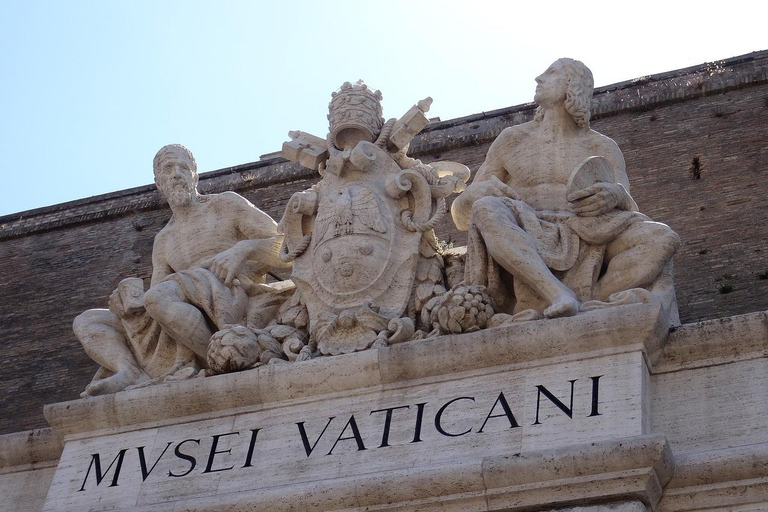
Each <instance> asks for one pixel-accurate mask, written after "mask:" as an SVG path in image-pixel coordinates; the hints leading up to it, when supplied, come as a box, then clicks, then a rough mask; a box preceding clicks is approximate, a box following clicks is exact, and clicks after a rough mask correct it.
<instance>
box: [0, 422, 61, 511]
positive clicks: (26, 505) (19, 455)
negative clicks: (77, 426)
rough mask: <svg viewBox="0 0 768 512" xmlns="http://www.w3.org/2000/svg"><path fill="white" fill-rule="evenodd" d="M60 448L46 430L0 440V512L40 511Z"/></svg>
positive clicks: (59, 442)
mask: <svg viewBox="0 0 768 512" xmlns="http://www.w3.org/2000/svg"><path fill="white" fill-rule="evenodd" d="M62 446H63V445H62V443H61V441H60V440H59V438H58V437H57V436H56V434H55V433H54V432H53V430H52V429H50V428H47V429H41V430H31V431H27V432H18V433H15V434H6V435H3V436H0V496H1V497H2V499H0V511H2V512H38V511H40V510H42V508H43V503H44V502H45V497H46V496H47V495H48V489H49V487H50V485H51V481H52V480H53V475H54V473H55V472H56V465H57V464H58V462H59V457H60V455H61V451H62Z"/></svg>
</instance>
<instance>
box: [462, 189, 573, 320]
mask: <svg viewBox="0 0 768 512" xmlns="http://www.w3.org/2000/svg"><path fill="white" fill-rule="evenodd" d="M472 224H473V225H474V226H476V227H477V228H478V229H479V231H480V234H481V235H482V237H483V240H484V241H485V245H486V247H487V249H488V252H489V254H490V255H491V257H493V259H494V260H495V261H496V262H497V263H498V264H499V265H501V266H502V267H504V269H506V271H507V272H509V273H510V274H512V275H513V276H514V278H515V279H519V280H521V281H522V282H524V283H525V284H527V285H528V286H530V287H531V288H532V289H533V290H534V291H535V292H536V293H538V294H539V295H540V296H541V297H542V298H543V299H544V300H545V301H547V303H548V304H549V307H547V308H546V309H545V310H544V315H545V316H547V317H549V318H554V317H558V316H571V315H575V314H576V313H577V312H578V310H579V301H578V300H576V296H575V295H574V293H573V292H572V291H571V290H570V289H569V288H568V287H567V286H565V285H564V284H563V283H561V282H560V280H558V279H557V278H556V277H555V276H554V275H553V274H552V272H551V271H550V270H549V268H547V265H546V264H545V263H544V261H543V260H542V259H541V256H539V253H538V252H537V250H536V245H535V243H534V241H533V239H532V238H531V237H530V235H528V233H526V232H525V231H523V229H522V228H521V227H520V226H519V225H518V223H517V219H515V216H514V215H513V214H512V212H511V211H509V208H507V207H506V205H505V204H504V203H503V202H502V201H501V200H500V199H499V198H497V197H491V196H488V197H483V198H481V199H479V200H477V201H475V203H474V204H473V205H472Z"/></svg>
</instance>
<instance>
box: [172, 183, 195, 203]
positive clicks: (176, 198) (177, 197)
mask: <svg viewBox="0 0 768 512" xmlns="http://www.w3.org/2000/svg"><path fill="white" fill-rule="evenodd" d="M193 195H194V194H193V191H192V190H191V189H188V188H186V187H182V186H177V187H174V188H173V189H172V190H171V193H170V194H169V195H168V204H170V205H171V206H187V205H188V204H189V203H190V202H191V201H192V196H193Z"/></svg>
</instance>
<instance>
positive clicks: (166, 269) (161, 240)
mask: <svg viewBox="0 0 768 512" xmlns="http://www.w3.org/2000/svg"><path fill="white" fill-rule="evenodd" d="M166 250H167V241H166V237H165V233H164V232H163V231H160V233H158V234H157V236H156V237H155V242H154V244H153V246H152V279H151V281H150V284H149V286H150V288H151V287H153V286H155V285H156V284H157V283H159V282H160V281H162V280H163V279H165V278H166V277H168V276H169V275H171V274H173V269H172V268H171V266H170V265H169V264H168V260H167V258H166V254H165V251H166Z"/></svg>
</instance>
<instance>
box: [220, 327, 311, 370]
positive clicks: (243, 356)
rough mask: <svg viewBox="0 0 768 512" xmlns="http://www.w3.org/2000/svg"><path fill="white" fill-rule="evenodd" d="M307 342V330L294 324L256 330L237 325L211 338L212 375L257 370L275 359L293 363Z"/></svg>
mask: <svg viewBox="0 0 768 512" xmlns="http://www.w3.org/2000/svg"><path fill="white" fill-rule="evenodd" d="M306 339H307V332H306V331H305V330H303V329H297V328H295V327H292V326H290V325H270V326H268V327H266V328H265V329H253V330H252V329H249V328H247V327H243V326H241V325H233V326H230V327H227V328H226V329H222V330H221V331H218V332H217V333H215V334H214V335H213V336H211V341H210V343H209V344H208V367H209V369H210V372H211V373H214V374H219V373H229V372H236V371H241V370H247V369H249V368H255V367H257V366H260V365H262V364H267V363H269V362H270V361H273V360H275V362H279V361H285V360H293V359H296V355H295V353H297V352H298V351H299V350H301V348H302V347H303V346H304V345H305V342H306Z"/></svg>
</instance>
